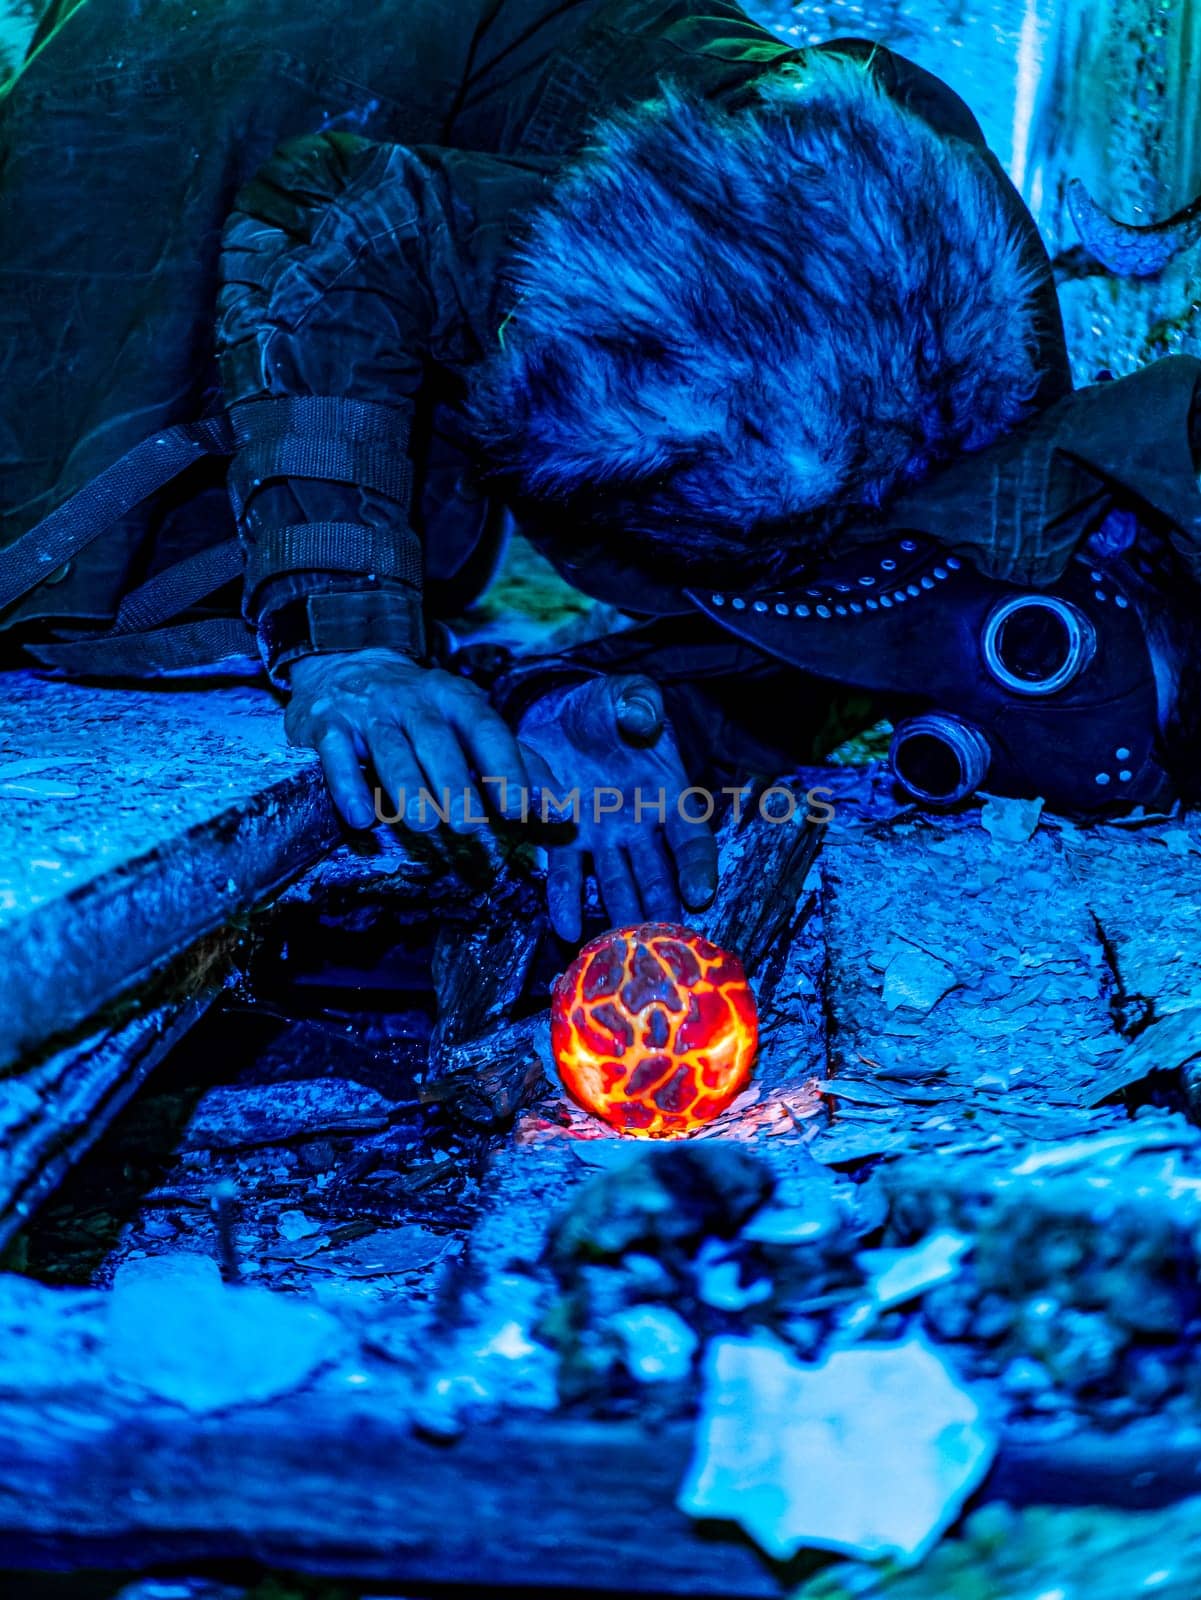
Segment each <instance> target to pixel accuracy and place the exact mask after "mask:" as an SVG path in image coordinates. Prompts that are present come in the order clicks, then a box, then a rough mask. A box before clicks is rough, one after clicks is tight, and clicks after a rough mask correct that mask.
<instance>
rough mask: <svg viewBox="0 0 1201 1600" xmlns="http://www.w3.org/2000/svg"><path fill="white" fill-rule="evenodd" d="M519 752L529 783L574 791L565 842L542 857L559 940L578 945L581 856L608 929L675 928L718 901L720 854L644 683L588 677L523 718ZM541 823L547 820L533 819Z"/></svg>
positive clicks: (551, 809)
mask: <svg viewBox="0 0 1201 1600" xmlns="http://www.w3.org/2000/svg"><path fill="white" fill-rule="evenodd" d="M517 737H518V742H519V744H520V745H521V747H522V749H523V751H524V753H525V756H526V764H527V766H528V768H529V771H530V776H531V777H532V778H533V780H534V782H535V783H536V784H539V785H540V786H541V787H542V788H543V789H544V790H547V791H549V792H550V794H551V795H553V796H555V797H557V798H558V799H559V800H560V801H562V800H563V796H564V794H571V792H572V791H573V790H576V789H578V790H579V795H580V798H579V807H578V821H576V812H575V809H574V807H572V808H570V809H568V808H567V807H566V806H564V808H563V809H562V810H559V809H556V807H555V806H554V803H553V801H552V802H550V803H549V804H547V806H546V811H545V815H546V816H547V817H548V818H549V820H550V821H551V822H554V821H555V820H556V819H557V818H559V817H560V816H562V817H564V818H565V819H566V818H570V819H571V822H572V827H571V828H570V830H569V831H570V835H571V836H570V838H568V839H567V840H566V841H565V842H563V843H556V844H554V845H552V846H551V847H550V848H549V850H548V852H547V855H548V871H547V885H546V895H547V907H548V910H549V912H550V920H551V925H552V926H553V928H554V930H555V932H556V933H557V934H558V935H559V937H560V938H561V939H565V940H567V941H568V942H569V943H572V944H574V943H575V942H576V941H577V940H578V939H579V937H580V927H581V910H582V901H583V892H584V870H585V859H586V857H589V856H590V857H591V858H592V866H593V870H594V872H595V874H596V880H597V887H598V888H599V890H600V894H601V899H602V901H603V902H604V906H605V911H606V913H607V915H608V916H609V917H610V918H611V919H612V923H613V926H614V927H625V926H629V925H630V924H633V923H638V922H678V921H679V920H680V915H681V910H680V905H681V901H682V902H683V904H684V906H685V907H687V908H688V909H689V910H693V911H696V910H700V909H701V908H702V907H703V906H706V905H708V904H709V902H710V901H711V900H712V899H713V896H714V894H715V893H716V892H717V843H716V840H715V839H714V837H713V834H712V832H711V831H710V829H709V827H708V824H707V823H705V822H701V821H697V820H689V819H690V818H692V819H695V818H697V817H699V816H703V815H705V814H706V811H707V810H708V809H711V808H710V807H707V806H706V803H705V798H704V796H703V794H701V793H694V794H692V795H690V796H688V797H687V798H686V800H685V803H684V807H683V808H681V806H680V796H681V794H683V792H684V791H685V790H687V789H688V788H689V782H688V778H687V775H686V774H685V772H684V767H683V763H682V762H681V760H680V752H679V749H678V747H677V745H676V741H675V736H674V734H673V733H672V730H671V725H670V723H669V722H668V721H667V718H666V716H665V714H664V710H663V699H662V696H661V695H660V693H659V690H658V688H657V687H656V685H655V684H654V683H652V682H651V680H650V679H649V678H645V677H641V676H634V677H631V676H623V677H612V678H594V679H592V680H590V681H589V682H588V683H581V684H576V685H574V686H573V687H571V688H568V689H557V690H553V691H552V692H551V693H550V694H549V695H546V696H545V697H544V698H543V699H541V700H539V701H537V702H536V703H535V704H534V705H533V706H531V707H530V709H529V710H528V711H527V712H526V713H525V715H524V717H523V718H522V720H521V725H520V727H519V729H518V734H517ZM539 815H542V813H541V812H540V813H539Z"/></svg>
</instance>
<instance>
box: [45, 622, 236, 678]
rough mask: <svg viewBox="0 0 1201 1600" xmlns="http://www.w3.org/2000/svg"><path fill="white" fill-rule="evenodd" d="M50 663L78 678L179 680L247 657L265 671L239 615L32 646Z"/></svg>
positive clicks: (48, 664)
mask: <svg viewBox="0 0 1201 1600" xmlns="http://www.w3.org/2000/svg"><path fill="white" fill-rule="evenodd" d="M26 649H27V650H28V652H29V654H30V655H31V656H33V657H34V658H35V659H36V660H38V661H40V662H41V663H42V664H43V665H44V666H47V667H53V668H55V670H56V671H58V672H62V673H65V674H66V675H67V676H68V677H72V678H173V677H181V676H185V675H187V674H189V673H195V672H198V671H200V670H201V669H203V668H212V667H214V666H216V665H218V664H219V663H220V662H223V661H226V662H229V661H233V660H246V661H250V662H253V670H254V671H256V672H261V671H262V663H261V661H260V660H259V654H258V636H257V634H256V633H255V631H254V629H253V628H252V627H250V626H249V624H247V623H245V622H242V621H241V620H240V619H239V618H237V617H206V618H205V619H204V620H203V621H200V622H181V623H179V624H178V625H177V626H176V627H173V628H158V629H155V630H154V631H153V632H151V633H125V634H108V635H105V636H103V637H101V638H98V639H83V640H80V641H79V642H77V643H76V642H72V643H71V644H31V645H27V646H26Z"/></svg>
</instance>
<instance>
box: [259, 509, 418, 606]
mask: <svg viewBox="0 0 1201 1600" xmlns="http://www.w3.org/2000/svg"><path fill="white" fill-rule="evenodd" d="M295 571H306V572H362V573H368V574H370V575H371V576H372V577H376V578H396V579H399V580H400V582H402V583H407V584H409V585H410V587H412V588H414V589H420V587H421V574H422V559H421V541H420V540H419V539H418V537H417V535H416V534H415V533H414V532H413V531H412V529H410V528H407V527H402V528H368V527H365V526H363V525H362V524H361V523H358V522H300V523H296V524H294V525H293V526H290V527H287V528H272V529H270V530H269V531H265V532H263V533H260V534H257V535H256V536H255V537H254V539H253V542H252V543H251V544H250V546H249V548H248V550H247V557H246V591H247V595H248V597H253V596H254V594H255V592H256V590H257V589H258V588H259V586H260V584H263V583H265V582H267V580H268V579H270V578H278V577H279V576H280V574H281V573H285V572H295Z"/></svg>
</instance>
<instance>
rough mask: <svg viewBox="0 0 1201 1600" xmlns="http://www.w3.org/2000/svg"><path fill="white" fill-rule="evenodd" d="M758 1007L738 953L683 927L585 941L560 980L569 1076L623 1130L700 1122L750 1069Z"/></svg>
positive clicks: (655, 1130)
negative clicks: (588, 942)
mask: <svg viewBox="0 0 1201 1600" xmlns="http://www.w3.org/2000/svg"><path fill="white" fill-rule="evenodd" d="M758 1043H759V1019H758V1016H757V1014H756V1011H755V999H754V996H753V995H752V994H751V991H750V989H749V987H748V986H747V981H746V977H745V974H744V973H743V970H742V965H741V963H740V962H739V960H738V958H737V957H736V956H732V955H730V954H729V952H728V951H725V950H719V949H718V947H717V946H716V945H715V944H710V943H709V941H708V940H707V939H702V938H701V936H700V935H699V934H696V933H691V932H689V930H688V929H687V928H680V927H676V926H675V925H674V924H673V923H670V922H647V923H643V924H642V926H641V927H637V928H619V929H616V930H615V931H614V932H612V933H606V934H602V936H601V937H600V938H599V939H593V940H592V942H591V944H586V945H585V946H584V948H583V949H582V950H581V951H580V953H579V955H578V956H577V957H576V958H575V960H574V961H573V962H572V964H571V966H570V967H568V969H567V971H566V972H565V973H564V974H563V976H562V977H561V978H560V979H559V981H558V982H557V983H556V984H555V987H554V993H553V995H552V997H551V1044H552V1046H553V1048H554V1053H555V1061H556V1063H557V1065H558V1068H559V1073H560V1075H561V1077H562V1079H563V1083H564V1085H565V1087H566V1088H567V1090H568V1091H569V1093H570V1094H571V1095H572V1097H573V1098H574V1099H576V1100H578V1101H579V1103H580V1104H581V1105H582V1106H583V1107H584V1109H585V1110H587V1111H591V1112H593V1113H594V1114H595V1115H596V1116H598V1117H601V1118H603V1119H604V1121H605V1122H608V1123H609V1124H611V1126H612V1127H614V1128H619V1129H620V1130H621V1132H623V1133H632V1134H637V1135H640V1136H642V1137H655V1136H659V1137H663V1136H665V1135H672V1134H681V1133H687V1132H688V1131H689V1130H690V1129H692V1128H699V1127H701V1126H703V1125H704V1124H705V1123H706V1122H712V1121H713V1119H714V1117H717V1116H720V1114H721V1113H722V1112H723V1111H724V1110H725V1109H726V1107H727V1106H728V1105H729V1104H730V1102H731V1101H732V1100H733V1099H734V1097H735V1096H736V1095H737V1094H738V1093H739V1092H740V1091H741V1090H742V1088H743V1087H744V1085H745V1084H746V1081H747V1079H748V1078H749V1077H750V1072H751V1065H752V1063H753V1062H754V1059H755V1050H756V1048H757V1046H758Z"/></svg>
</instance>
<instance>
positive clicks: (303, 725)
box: [284, 650, 529, 833]
mask: <svg viewBox="0 0 1201 1600" xmlns="http://www.w3.org/2000/svg"><path fill="white" fill-rule="evenodd" d="M291 672H292V698H291V701H290V702H289V704H288V709H287V712H286V713H285V716H284V726H285V728H286V730H287V734H288V738H289V739H290V741H291V742H292V743H293V744H298V745H308V746H310V747H311V748H312V749H314V750H316V752H317V754H318V755H319V756H320V757H321V765H322V767H323V769H324V771H325V777H326V782H327V783H328V784H329V789H330V794H331V795H332V796H333V800H334V804H335V805H336V806H337V808H338V810H339V811H340V812H341V813H342V815H343V817H345V819H346V821H347V822H348V823H349V824H350V826H351V827H352V828H370V827H371V826H372V825H373V824H374V823H375V822H376V821H377V820H379V816H378V812H377V805H376V797H375V794H374V792H373V787H374V786H373V785H372V784H371V783H370V782H369V780H368V776H367V774H368V772H374V775H375V778H376V779H377V780H378V787H379V788H380V789H382V790H383V792H384V794H386V795H387V797H388V800H389V802H390V809H391V812H392V814H393V815H394V816H396V819H397V820H400V818H399V813H401V811H402V808H403V820H404V822H405V824H406V826H408V827H410V828H413V829H416V830H417V831H419V832H425V831H428V830H429V829H431V828H435V827H437V825H438V821H439V818H438V815H437V813H436V812H435V811H434V809H433V808H432V807H431V806H430V805H429V804H428V803H425V804H423V803H422V802H421V799H420V792H421V790H422V789H425V790H427V791H428V793H429V794H430V795H432V796H433V798H434V799H435V801H436V802H437V803H438V804H439V805H440V806H441V805H442V804H443V792H444V791H446V792H447V793H448V794H449V798H450V818H451V821H450V826H451V827H452V828H453V829H454V830H455V831H456V832H459V833H466V832H470V831H471V830H472V828H473V827H477V826H478V825H479V821H480V819H481V818H483V816H484V814H485V802H484V799H483V795H484V794H487V796H488V800H489V802H490V804H491V808H492V809H493V810H494V811H499V812H500V813H501V815H503V816H518V815H520V813H521V792H522V790H523V789H524V788H525V787H526V786H527V785H528V783H529V778H528V776H527V774H526V767H525V761H524V759H523V757H522V754H521V751H520V749H519V748H518V744H517V740H516V738H515V737H514V735H513V734H512V732H511V731H510V729H509V727H508V725H507V724H506V723H505V722H504V721H503V720H502V718H501V717H500V716H499V715H498V714H497V713H496V712H495V711H494V710H493V709H492V707H491V705H490V704H489V702H488V697H487V695H486V694H485V692H484V691H483V690H482V689H480V688H479V687H478V686H477V685H476V684H474V683H471V682H469V680H468V679H466V678H459V677H456V676H455V675H454V674H453V673H450V672H443V671H442V670H441V669H439V668H437V667H423V666H420V665H419V664H418V663H417V662H416V661H412V660H410V658H409V657H408V656H404V655H400V654H399V653H398V652H396V651H394V650H356V651H354V652H351V653H348V654H345V655H313V656H305V657H303V658H302V659H301V660H299V661H295V662H293V664H292V669H291ZM485 779H489V780H492V781H490V782H487V783H485V782H484V781H483V780H485ZM502 779H503V780H504V782H503V783H502V782H501V781H500V780H502ZM469 819H470V820H469ZM389 820H391V818H389Z"/></svg>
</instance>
